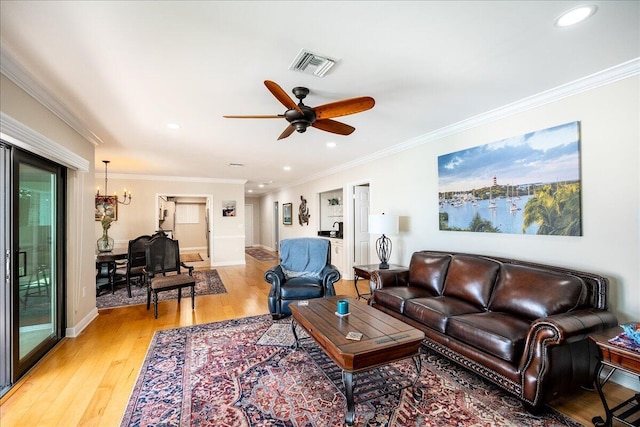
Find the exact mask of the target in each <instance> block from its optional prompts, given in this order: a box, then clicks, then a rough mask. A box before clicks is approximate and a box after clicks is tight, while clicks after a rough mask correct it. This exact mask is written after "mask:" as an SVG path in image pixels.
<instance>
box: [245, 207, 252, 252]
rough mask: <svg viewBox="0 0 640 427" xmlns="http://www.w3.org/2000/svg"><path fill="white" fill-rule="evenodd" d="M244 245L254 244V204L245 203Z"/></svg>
mask: <svg viewBox="0 0 640 427" xmlns="http://www.w3.org/2000/svg"><path fill="white" fill-rule="evenodd" d="M244 245H245V246H247V247H249V246H253V205H244Z"/></svg>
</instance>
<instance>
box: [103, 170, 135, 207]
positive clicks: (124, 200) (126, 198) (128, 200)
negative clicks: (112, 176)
mask: <svg viewBox="0 0 640 427" xmlns="http://www.w3.org/2000/svg"><path fill="white" fill-rule="evenodd" d="M110 162H111V161H110V160H103V161H102V163H104V196H109V190H107V181H108V180H107V165H108V164H109V163H110ZM96 197H101V195H100V187H98V188H97V189H96ZM111 197H113V198H114V199H115V201H116V202H118V203H120V204H121V205H128V204H130V203H131V198H132V197H131V191H127V189H126V188H125V189H124V197H123V198H122V200H120V198H119V197H118V195H117V194H116V193H113V196H111Z"/></svg>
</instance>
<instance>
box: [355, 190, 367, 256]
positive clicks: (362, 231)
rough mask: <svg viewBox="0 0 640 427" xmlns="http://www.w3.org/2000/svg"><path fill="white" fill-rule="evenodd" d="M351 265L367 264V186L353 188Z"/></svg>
mask: <svg viewBox="0 0 640 427" xmlns="http://www.w3.org/2000/svg"><path fill="white" fill-rule="evenodd" d="M353 194H354V197H353V203H354V206H353V214H354V221H353V230H354V236H353V263H354V265H366V264H369V186H368V185H367V186H364V185H359V186H356V187H354V188H353Z"/></svg>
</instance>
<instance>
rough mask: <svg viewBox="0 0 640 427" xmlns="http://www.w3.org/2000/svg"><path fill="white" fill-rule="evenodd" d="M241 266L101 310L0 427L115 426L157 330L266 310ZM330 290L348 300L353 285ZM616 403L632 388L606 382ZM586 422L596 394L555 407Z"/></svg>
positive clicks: (44, 364) (596, 410) (258, 275)
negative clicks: (150, 304) (169, 295)
mask: <svg viewBox="0 0 640 427" xmlns="http://www.w3.org/2000/svg"><path fill="white" fill-rule="evenodd" d="M246 259H247V264H246V265H244V266H230V267H218V268H216V269H217V270H218V272H219V274H220V277H221V278H222V281H223V283H224V285H225V287H226V288H227V291H228V293H226V294H218V295H205V296H198V297H196V309H195V310H194V311H191V306H190V304H191V301H190V299H189V298H185V299H183V301H182V304H181V305H180V306H179V307H178V304H177V301H175V300H173V301H165V302H160V304H159V316H158V319H154V317H153V311H152V310H150V311H147V310H146V307H145V306H144V305H141V306H133V307H125V308H117V309H107V310H100V315H99V316H98V318H97V319H96V320H94V321H93V322H92V323H91V324H90V325H89V326H88V327H87V328H86V329H85V330H84V331H83V332H82V333H81V334H80V336H79V337H77V338H66V339H64V340H62V342H61V343H60V344H59V345H58V346H57V347H56V348H55V349H54V350H53V351H51V353H49V354H48V355H47V356H46V357H45V358H44V359H43V360H42V361H41V362H40V363H39V364H38V365H37V366H36V367H35V368H34V369H33V370H31V371H30V372H29V373H28V374H27V375H25V377H24V378H22V380H21V381H20V382H18V383H17V384H16V385H15V387H14V388H13V389H12V390H11V391H10V392H9V393H8V394H7V395H5V396H4V397H3V398H2V400H0V426H2V427H10V426H30V427H35V426H68V427H69V426H109V427H111V426H117V425H119V423H120V420H121V417H122V414H123V412H124V409H125V407H126V405H127V402H128V400H129V395H130V393H131V389H132V388H133V385H134V383H135V381H136V378H137V376H138V371H139V369H140V367H141V366H142V363H143V361H144V357H145V355H146V352H147V347H148V346H149V343H150V341H151V338H152V336H153V334H154V332H155V331H156V330H160V329H169V328H175V327H180V326H187V325H193V324H199V323H206V322H215V321H220V320H226V319H232V318H238V317H246V316H253V315H258V314H266V313H268V309H267V295H268V293H269V285H268V284H267V283H266V282H265V281H264V280H263V278H262V277H263V274H264V271H265V270H266V269H267V268H269V267H271V266H272V265H274V264H275V263H274V262H272V261H269V262H260V261H257V260H256V259H254V258H252V257H250V256H247V257H246ZM336 292H337V293H338V294H343V295H351V296H355V290H354V288H353V281H344V280H342V281H340V282H339V283H338V284H337V286H336ZM606 387H607V388H608V389H607V392H608V393H611V395H612V396H613V397H614V398H615V400H617V401H622V400H623V398H625V397H627V396H629V395H630V394H631V391H629V390H627V389H624V388H623V387H619V386H616V385H607V386H606ZM554 406H555V407H556V408H557V409H558V410H560V411H561V412H563V413H565V414H567V415H569V416H570V417H572V418H574V419H575V420H577V421H579V422H581V423H583V424H585V425H592V424H591V418H592V417H594V416H596V415H602V414H603V413H604V411H603V409H602V405H601V403H600V400H599V398H598V396H597V393H595V392H589V391H579V392H576V393H575V394H574V395H573V396H567V397H565V398H564V399H563V400H562V401H559V402H556V403H555V405H554Z"/></svg>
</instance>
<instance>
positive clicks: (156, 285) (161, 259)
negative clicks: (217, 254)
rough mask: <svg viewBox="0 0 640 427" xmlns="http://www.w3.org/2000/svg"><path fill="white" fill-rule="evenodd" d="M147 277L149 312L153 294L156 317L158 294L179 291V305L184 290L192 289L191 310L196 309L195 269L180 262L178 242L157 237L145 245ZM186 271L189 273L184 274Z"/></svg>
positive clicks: (156, 315)
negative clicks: (184, 270)
mask: <svg viewBox="0 0 640 427" xmlns="http://www.w3.org/2000/svg"><path fill="white" fill-rule="evenodd" d="M145 254H146V256H145V258H146V265H145V268H144V271H145V274H146V277H147V310H149V306H150V304H151V295H152V294H153V304H154V316H155V318H156V319H157V318H158V293H159V292H163V291H170V290H173V289H177V290H178V304H180V299H181V297H182V288H186V287H190V288H191V309H192V310H193V309H194V308H195V297H196V282H195V279H194V277H193V267H191V266H188V265H186V264H184V263H182V262H180V247H179V245H178V241H177V240H173V239H170V238H168V237H165V236H156V237H154V238H152V239H151V240H149V241H148V242H147V243H145ZM182 268H183V269H186V270H187V271H188V273H184V272H183V270H182Z"/></svg>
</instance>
